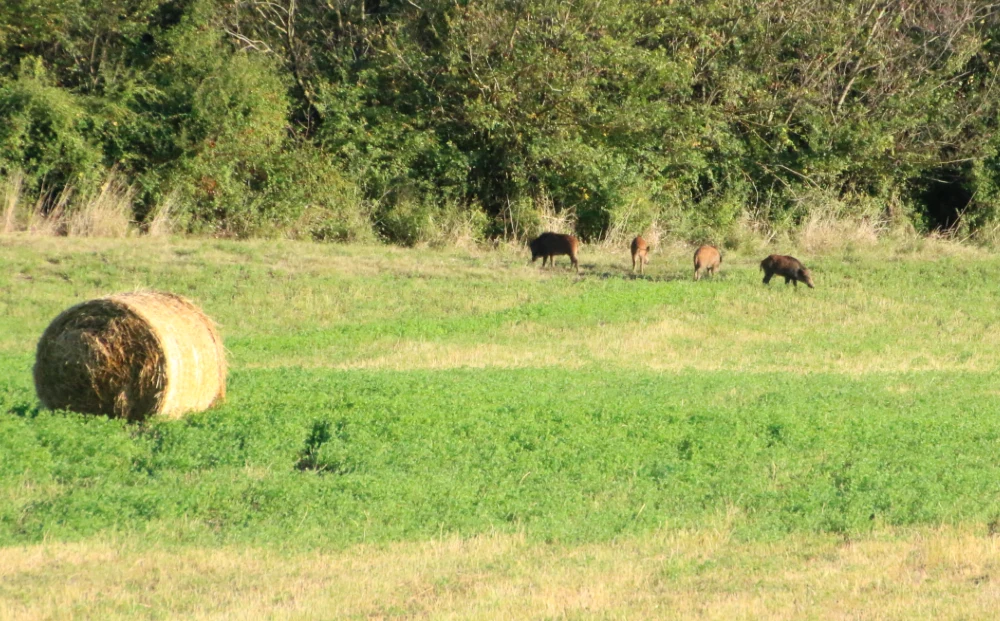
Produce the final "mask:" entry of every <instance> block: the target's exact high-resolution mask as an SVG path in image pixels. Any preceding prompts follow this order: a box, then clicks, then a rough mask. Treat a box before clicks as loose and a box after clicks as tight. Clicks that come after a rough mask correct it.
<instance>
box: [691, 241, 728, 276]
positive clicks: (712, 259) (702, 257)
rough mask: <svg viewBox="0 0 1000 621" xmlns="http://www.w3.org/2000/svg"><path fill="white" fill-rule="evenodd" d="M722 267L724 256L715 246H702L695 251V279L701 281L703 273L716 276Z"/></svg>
mask: <svg viewBox="0 0 1000 621" xmlns="http://www.w3.org/2000/svg"><path fill="white" fill-rule="evenodd" d="M720 265H722V254H721V253H720V252H719V249H718V248H716V247H715V246H702V247H701V248H698V249H697V250H695V251H694V279H695V280H701V273H702V272H708V275H709V276H715V273H716V272H717V271H719V266H720Z"/></svg>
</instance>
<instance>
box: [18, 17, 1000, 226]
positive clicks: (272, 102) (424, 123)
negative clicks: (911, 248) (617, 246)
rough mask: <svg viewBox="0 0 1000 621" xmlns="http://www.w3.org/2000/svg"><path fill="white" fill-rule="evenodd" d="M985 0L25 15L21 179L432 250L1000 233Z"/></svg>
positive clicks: (180, 212) (42, 186)
mask: <svg viewBox="0 0 1000 621" xmlns="http://www.w3.org/2000/svg"><path fill="white" fill-rule="evenodd" d="M998 6H1000V5H998V4H993V3H990V2H984V1H981V0H926V1H919V0H917V1H911V0H894V1H885V0H862V1H854V0H848V1H846V2H844V1H839V0H764V1H757V0H703V1H694V0H618V1H615V2H608V1H606V0H573V1H562V0H559V1H557V0H482V1H468V0H361V1H357V0H5V1H4V2H3V3H0V174H2V175H7V176H10V175H14V174H17V175H19V178H21V179H23V183H22V187H23V191H24V192H25V193H27V194H29V195H30V196H32V197H35V198H37V199H39V204H41V205H52V204H55V202H57V201H58V200H59V199H58V198H57V197H58V196H60V195H64V190H65V189H66V188H73V189H75V191H77V192H78V193H81V194H86V193H88V192H89V193H93V192H97V191H99V190H98V188H100V187H102V184H104V185H106V184H107V180H108V178H109V175H110V174H114V175H118V176H119V177H123V178H124V179H126V180H127V183H128V184H129V185H131V186H132V188H133V190H132V192H130V193H129V194H128V196H129V197H130V200H131V201H132V209H133V211H134V214H133V216H134V219H135V220H136V221H138V222H140V223H141V222H149V221H150V219H151V218H152V217H154V215H155V213H156V212H157V210H159V209H161V208H162V207H163V206H164V205H169V206H172V210H173V211H172V215H171V217H172V218H174V220H175V225H176V226H177V227H179V228H181V229H183V230H188V231H194V232H214V233H219V234H228V235H237V236H248V235H258V234H268V233H270V232H290V233H293V234H298V235H303V236H311V237H314V238H318V239H331V240H351V239H358V238H364V237H368V236H371V235H373V234H375V235H379V236H382V237H384V238H386V239H389V240H392V241H397V242H402V243H415V242H419V241H423V240H428V239H434V238H435V236H441V235H446V234H447V232H448V231H450V230H455V229H458V228H460V229H462V230H466V231H471V232H472V234H474V235H476V236H484V237H503V236H523V235H525V234H531V233H533V232H535V231H537V230H538V229H539V228H540V227H541V226H542V225H543V223H542V221H541V218H542V215H543V213H548V214H553V215H555V216H557V217H565V218H567V219H568V220H569V221H571V222H573V223H574V226H575V227H576V230H577V232H578V233H579V234H580V235H582V236H583V237H584V238H587V239H599V238H602V237H605V236H607V235H609V234H614V233H616V232H625V233H631V232H637V231H640V230H643V229H645V228H647V227H649V226H650V225H652V224H653V223H656V225H657V226H658V227H660V228H661V229H664V230H666V231H668V232H671V233H673V234H676V235H678V236H681V237H686V238H690V239H695V238H699V237H711V236H718V235H723V234H725V232H726V231H727V230H728V229H730V228H732V227H734V226H737V224H738V223H739V222H740V221H741V220H742V221H745V220H747V219H749V220H752V221H754V222H757V223H760V224H763V225H766V226H769V227H773V228H777V229H780V228H782V227H792V226H794V225H795V224H796V223H797V222H799V221H801V220H802V219H803V218H806V217H808V216H809V215H810V214H811V213H813V212H814V211H815V210H826V211H827V212H829V214H828V215H831V216H834V217H846V218H859V219H862V218H868V219H878V220H880V221H887V220H895V221H911V222H913V223H914V224H915V225H917V227H918V228H920V229H923V230H931V229H936V228H954V227H961V228H963V229H965V230H967V231H969V232H970V233H971V234H975V233H976V232H981V231H986V230H995V229H996V227H997V223H998V222H1000V136H997V135H996V129H997V121H998V114H1000V84H998V70H1000V66H998V62H1000V55H998V52H1000V41H998V40H997V38H998V35H1000V21H998Z"/></svg>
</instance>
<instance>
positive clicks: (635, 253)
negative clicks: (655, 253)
mask: <svg viewBox="0 0 1000 621" xmlns="http://www.w3.org/2000/svg"><path fill="white" fill-rule="evenodd" d="M648 254H649V246H648V245H646V240H645V239H643V238H642V237H636V238H635V239H633V240H632V273H635V264H636V262H637V261H638V263H639V273H640V274H642V273H643V267H644V266H645V265H646V264H647V263H649V257H648V256H647V255H648Z"/></svg>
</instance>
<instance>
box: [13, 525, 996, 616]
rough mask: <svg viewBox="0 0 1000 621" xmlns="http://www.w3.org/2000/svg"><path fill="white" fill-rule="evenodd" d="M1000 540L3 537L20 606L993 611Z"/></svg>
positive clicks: (434, 611)
mask: <svg viewBox="0 0 1000 621" xmlns="http://www.w3.org/2000/svg"><path fill="white" fill-rule="evenodd" d="M998 576H1000V540H998V539H997V538H995V537H990V536H987V535H986V534H985V533H980V532H973V531H970V530H968V529H956V528H941V529H923V530H915V531H905V532H882V533H881V534H876V535H874V536H871V537H868V538H865V539H862V540H858V541H852V542H845V541H844V540H842V539H840V538H836V537H831V536H793V537H788V538H785V539H783V540H781V541H778V542H772V543H761V542H756V543H743V542H739V541H735V540H733V538H732V537H731V535H730V531H729V529H728V528H727V527H726V526H725V525H724V524H722V525H719V526H718V528H711V527H707V528H705V529H703V530H699V531H696V532H669V531H667V532H662V533H658V534H653V535H649V536H646V537H642V538H636V539H628V540H624V541H618V542H614V543H607V544H594V545H584V546H565V545H546V544H539V543H532V542H528V541H526V540H525V539H524V538H523V537H518V536H499V535H497V536H484V537H476V538H473V539H457V538H449V539H445V540H440V541H429V542H422V543H400V544H391V545H386V546H364V545H363V546H358V547H354V548H351V549H348V550H346V551H343V552H310V553H281V552H275V551H273V550H260V549H233V548H221V549H204V548H179V549H161V548H156V547H153V548H149V547H145V546H141V545H136V544H135V543H134V542H133V543H114V542H110V543H108V542H85V543H77V544H42V545H35V546H27V547H19V548H7V549H3V550H0V617H2V618H4V619H12V620H13V619H68V618H81V617H84V618H97V617H99V618H104V619H116V618H126V617H127V618H165V617H168V618H177V617H184V618H192V619H261V618H274V619H329V618H368V619H383V618H390V617H392V618H397V617H403V618H422V619H424V618H425V619H467V618H476V619H528V618H582V619H588V618H594V619H597V618H628V619H663V618H678V619H692V618H697V619H802V618H819V619H847V618H850V619H914V618H936V619H992V618H995V614H996V611H997V610H998V609H1000V581H998Z"/></svg>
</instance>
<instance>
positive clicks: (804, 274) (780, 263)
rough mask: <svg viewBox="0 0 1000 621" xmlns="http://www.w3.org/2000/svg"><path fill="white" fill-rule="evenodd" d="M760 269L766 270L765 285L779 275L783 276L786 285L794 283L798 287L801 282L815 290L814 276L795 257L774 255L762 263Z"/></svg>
mask: <svg viewBox="0 0 1000 621" xmlns="http://www.w3.org/2000/svg"><path fill="white" fill-rule="evenodd" d="M760 269H762V270H764V284H765V285H766V284H768V283H770V282H771V277H772V276H774V275H775V274H777V275H778V276H783V277H784V279H785V284H786V285H787V284H788V283H792V284H793V285H795V286H796V287H798V286H799V283H800V282H804V283H806V284H807V285H809V288H810V289H813V288H814V287H813V279H812V274H811V273H809V270H807V269H806V268H805V266H804V265H802V263H801V262H800V261H799V260H798V259H796V258H795V257H786V256H782V255H780V254H772V255H771V256H769V257H768V258H766V259H764V260H763V261H761V262H760Z"/></svg>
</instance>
